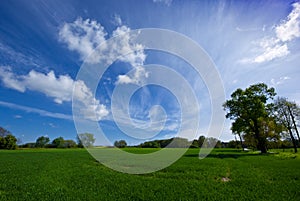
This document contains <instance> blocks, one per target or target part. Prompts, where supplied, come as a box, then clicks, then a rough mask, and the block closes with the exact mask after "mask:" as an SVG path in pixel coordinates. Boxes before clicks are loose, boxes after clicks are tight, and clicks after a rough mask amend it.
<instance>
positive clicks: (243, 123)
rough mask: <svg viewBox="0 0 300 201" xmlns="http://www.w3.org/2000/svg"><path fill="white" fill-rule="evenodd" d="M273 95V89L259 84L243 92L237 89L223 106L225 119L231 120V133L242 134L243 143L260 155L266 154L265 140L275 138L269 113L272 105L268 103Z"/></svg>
mask: <svg viewBox="0 0 300 201" xmlns="http://www.w3.org/2000/svg"><path fill="white" fill-rule="evenodd" d="M275 95H276V93H275V89H274V88H268V86H267V85H266V84H264V83H260V84H255V85H251V86H250V87H248V88H246V89H245V90H242V89H237V90H236V91H234V92H233V93H232V94H231V99H230V100H227V101H226V102H225V103H224V105H223V106H224V109H225V110H226V111H227V114H226V118H229V119H231V120H233V123H232V127H231V130H232V132H233V133H238V134H243V136H244V139H245V141H246V140H248V143H249V144H250V145H251V146H255V147H257V148H258V149H259V150H261V152H262V153H266V152H267V138H272V137H274V136H275V128H272V126H271V124H272V121H273V120H272V118H270V111H269V108H271V106H272V105H271V104H269V103H268V100H270V99H273V97H274V96H275ZM269 131H270V132H269Z"/></svg>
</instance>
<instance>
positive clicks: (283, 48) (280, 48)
mask: <svg viewBox="0 0 300 201" xmlns="http://www.w3.org/2000/svg"><path fill="white" fill-rule="evenodd" d="M260 46H261V48H262V49H263V53H262V54H261V55H259V56H257V57H255V58H254V60H253V62H254V63H263V62H267V61H271V60H273V59H276V58H281V57H284V56H286V55H288V54H289V53H290V51H289V50H288V46H287V44H280V43H278V42H277V40H274V39H273V38H272V39H270V40H267V41H266V40H262V42H261V45H260Z"/></svg>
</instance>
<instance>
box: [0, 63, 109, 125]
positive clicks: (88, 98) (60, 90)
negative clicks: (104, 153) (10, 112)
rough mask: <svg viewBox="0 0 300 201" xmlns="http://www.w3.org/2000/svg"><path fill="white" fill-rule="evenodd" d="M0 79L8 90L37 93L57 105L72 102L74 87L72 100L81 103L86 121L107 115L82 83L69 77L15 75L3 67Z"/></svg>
mask: <svg viewBox="0 0 300 201" xmlns="http://www.w3.org/2000/svg"><path fill="white" fill-rule="evenodd" d="M0 78H1V79H2V82H3V83H4V85H5V86H6V87H8V88H11V89H15V90H18V91H20V92H25V91H26V90H32V91H38V92H40V93H43V94H45V95H46V96H48V97H51V98H53V100H54V102H56V103H58V104H62V103H63V102H70V101H71V100H72V93H73V87H74V86H75V85H76V89H77V90H76V91H74V94H73V98H74V99H76V100H77V101H79V102H80V103H82V105H83V107H82V108H81V112H82V114H83V115H84V117H85V118H86V119H90V120H95V121H99V120H101V119H102V118H104V117H105V116H107V115H108V113H109V111H108V110H107V109H106V107H105V105H103V104H101V103H100V101H99V100H97V99H95V98H94V97H93V94H92V92H91V90H90V89H89V88H88V87H87V86H86V85H85V83H84V82H83V81H81V80H78V81H74V80H73V79H72V78H71V77H70V76H69V75H59V76H56V75H55V73H54V71H50V72H49V73H47V74H43V73H40V72H36V71H34V70H31V71H30V72H29V73H28V74H27V75H15V74H14V73H13V72H12V71H11V68H8V67H3V68H0Z"/></svg>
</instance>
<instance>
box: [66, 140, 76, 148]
mask: <svg viewBox="0 0 300 201" xmlns="http://www.w3.org/2000/svg"><path fill="white" fill-rule="evenodd" d="M63 147H64V148H75V147H77V145H76V142H75V141H74V140H64V143H63Z"/></svg>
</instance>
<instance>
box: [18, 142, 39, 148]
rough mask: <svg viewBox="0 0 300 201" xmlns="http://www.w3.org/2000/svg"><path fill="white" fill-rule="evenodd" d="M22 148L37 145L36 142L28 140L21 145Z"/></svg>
mask: <svg viewBox="0 0 300 201" xmlns="http://www.w3.org/2000/svg"><path fill="white" fill-rule="evenodd" d="M19 147H20V148H34V147H35V142H28V143H25V144H22V145H19Z"/></svg>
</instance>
